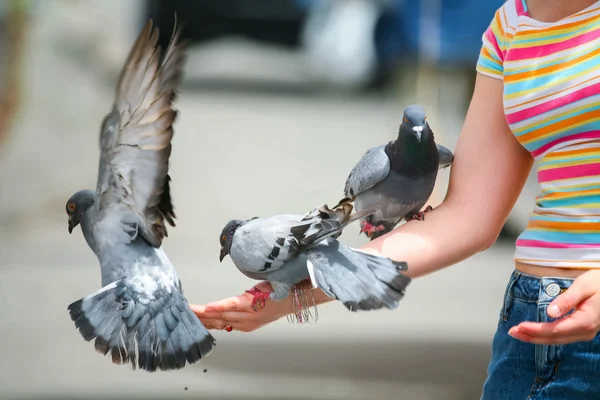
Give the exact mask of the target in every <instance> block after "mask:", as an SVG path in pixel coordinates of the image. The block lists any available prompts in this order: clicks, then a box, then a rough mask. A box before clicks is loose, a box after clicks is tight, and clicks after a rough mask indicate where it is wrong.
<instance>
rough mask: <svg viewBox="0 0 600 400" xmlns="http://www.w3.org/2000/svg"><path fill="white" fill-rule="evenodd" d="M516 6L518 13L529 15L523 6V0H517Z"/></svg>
mask: <svg viewBox="0 0 600 400" xmlns="http://www.w3.org/2000/svg"><path fill="white" fill-rule="evenodd" d="M515 7H516V9H517V15H527V13H526V12H525V9H524V8H523V0H515Z"/></svg>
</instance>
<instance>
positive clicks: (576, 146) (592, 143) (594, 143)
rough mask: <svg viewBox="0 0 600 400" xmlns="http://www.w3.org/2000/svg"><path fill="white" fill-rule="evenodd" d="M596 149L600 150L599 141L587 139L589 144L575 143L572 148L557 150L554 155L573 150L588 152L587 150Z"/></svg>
mask: <svg viewBox="0 0 600 400" xmlns="http://www.w3.org/2000/svg"><path fill="white" fill-rule="evenodd" d="M594 148H600V142H599V141H598V139H587V142H581V143H575V144H573V145H571V146H568V147H565V148H560V149H558V150H556V151H555V152H554V153H561V152H567V151H572V150H587V149H594Z"/></svg>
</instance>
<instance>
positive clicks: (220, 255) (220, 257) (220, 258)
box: [219, 247, 227, 262]
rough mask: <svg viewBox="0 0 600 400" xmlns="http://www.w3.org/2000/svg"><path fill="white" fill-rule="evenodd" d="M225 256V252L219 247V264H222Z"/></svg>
mask: <svg viewBox="0 0 600 400" xmlns="http://www.w3.org/2000/svg"><path fill="white" fill-rule="evenodd" d="M226 256H227V252H226V251H225V249H224V248H222V247H221V254H219V262H223V259H224V258H225V257H226Z"/></svg>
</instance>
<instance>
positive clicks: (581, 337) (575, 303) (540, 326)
mask: <svg viewBox="0 0 600 400" xmlns="http://www.w3.org/2000/svg"><path fill="white" fill-rule="evenodd" d="M571 310H574V311H573V313H571V314H570V315H568V316H566V317H564V318H561V319H559V320H557V321H553V322H540V323H536V322H521V323H520V324H519V325H516V326H514V327H512V328H511V329H510V330H509V331H508V333H509V335H511V336H513V337H514V338H516V339H519V340H522V341H523V342H528V343H535V344H566V343H572V342H578V341H589V340H592V339H594V338H595V337H596V335H597V334H598V331H600V271H598V270H592V271H588V272H586V273H584V274H582V275H580V276H579V277H578V278H577V279H575V281H574V282H573V284H572V285H571V287H570V288H569V289H568V290H567V291H566V292H564V293H563V294H561V295H560V296H558V297H557V298H556V299H554V301H553V302H552V303H550V305H549V306H548V311H547V312H548V315H549V316H550V317H552V318H560V317H562V316H564V315H565V314H567V313H568V312H569V311H571Z"/></svg>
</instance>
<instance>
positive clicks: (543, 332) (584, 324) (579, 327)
mask: <svg viewBox="0 0 600 400" xmlns="http://www.w3.org/2000/svg"><path fill="white" fill-rule="evenodd" d="M593 325H594V317H593V315H591V314H590V313H586V312H582V311H577V312H575V313H573V314H572V315H570V316H569V317H566V318H563V319H560V320H558V321H554V322H537V323H536V322H522V323H520V324H519V325H517V326H515V327H513V329H516V330H519V331H521V332H523V333H524V334H526V335H528V336H534V337H559V336H564V337H566V336H573V335H585V334H586V333H593V329H591V327H593Z"/></svg>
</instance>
